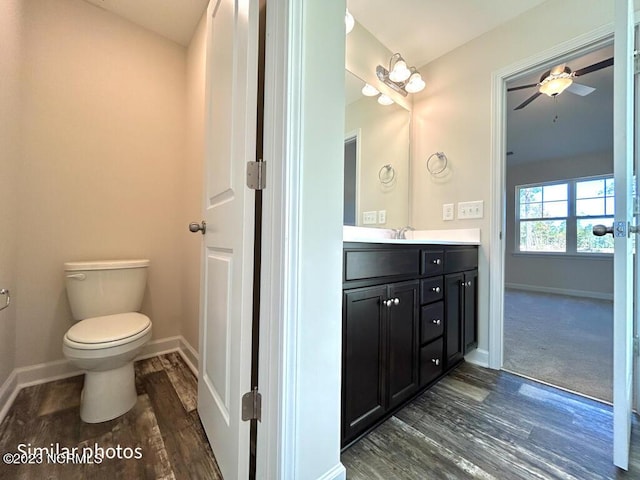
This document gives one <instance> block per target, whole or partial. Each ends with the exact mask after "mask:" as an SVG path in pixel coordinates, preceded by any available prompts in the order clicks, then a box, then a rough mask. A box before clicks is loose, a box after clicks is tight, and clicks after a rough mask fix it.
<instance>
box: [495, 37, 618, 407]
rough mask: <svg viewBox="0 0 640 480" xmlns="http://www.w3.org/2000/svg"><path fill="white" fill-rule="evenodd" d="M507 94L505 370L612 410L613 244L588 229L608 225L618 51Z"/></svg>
mask: <svg viewBox="0 0 640 480" xmlns="http://www.w3.org/2000/svg"><path fill="white" fill-rule="evenodd" d="M553 81H557V82H558V83H562V82H564V85H561V86H560V87H559V88H566V90H560V93H558V90H552V91H550V92H549V91H548V88H551V87H549V85H550V84H551V83H552V82H553ZM567 84H568V85H567ZM553 88H555V87H553ZM506 90H507V92H506V102H505V110H506V160H505V194H506V198H505V199H504V201H503V205H504V207H505V210H504V211H505V225H504V227H505V228H504V232H505V237H504V240H505V241H504V248H505V250H504V285H503V286H504V289H503V292H504V294H503V302H504V303H503V305H504V307H503V362H502V368H503V369H504V370H507V371H509V372H511V373H515V374H518V375H521V376H524V377H527V378H531V379H533V380H536V381H540V382H542V383H546V384H550V385H553V386H556V387H560V388H563V389H565V390H569V391H572V392H575V393H578V394H581V395H583V396H587V397H590V398H594V399H597V400H600V401H604V402H607V403H610V402H611V401H612V388H613V378H612V372H613V238H612V236H604V237H603V236H595V235H593V233H592V230H593V227H594V226H595V225H598V224H604V225H607V226H610V225H611V224H612V223H613V214H614V198H613V196H614V193H613V192H614V190H613V189H614V181H613V46H612V44H611V42H609V43H608V44H599V45H598V46H597V47H595V48H594V47H590V48H585V49H583V50H582V51H576V52H575V53H573V54H568V55H566V56H563V57H560V58H554V59H553V60H552V61H547V62H544V63H539V64H537V65H535V66H534V67H533V68H531V69H529V70H528V71H527V72H526V73H523V74H520V75H518V76H517V78H512V79H508V80H507V82H506ZM544 93H547V94H546V95H545V94H544Z"/></svg>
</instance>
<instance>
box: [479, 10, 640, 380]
mask: <svg viewBox="0 0 640 480" xmlns="http://www.w3.org/2000/svg"><path fill="white" fill-rule="evenodd" d="M637 20H638V19H637V18H636V21H637ZM612 40H613V23H611V24H607V25H604V26H602V27H600V28H598V29H595V30H593V31H591V32H588V33H585V34H583V35H580V36H577V37H575V38H573V39H571V40H568V41H566V42H563V43H560V44H558V45H556V46H554V47H552V48H549V49H547V50H544V51H542V52H539V53H537V54H535V55H532V56H530V57H528V58H525V59H524V60H521V61H519V62H516V63H513V64H511V65H509V66H507V67H505V68H502V69H500V70H498V71H495V72H493V74H492V78H491V87H492V88H491V118H492V122H491V182H492V183H491V196H490V200H489V202H490V205H491V207H490V208H491V221H490V245H491V252H490V255H489V358H488V364H489V368H492V369H496V370H500V369H501V368H502V365H503V360H504V359H503V355H504V267H505V255H506V244H505V237H506V203H507V195H509V192H507V191H506V175H505V174H506V158H507V155H506V153H507V147H506V128H507V119H506V108H507V107H506V105H507V102H506V83H507V81H509V80H512V79H514V78H517V77H518V76H520V75H523V74H525V73H527V72H529V71H531V70H532V69H534V68H536V67H537V66H538V65H540V64H544V63H551V62H553V61H556V60H557V61H560V60H561V59H562V58H564V57H566V56H569V55H579V54H581V53H586V52H588V51H591V50H594V49H597V48H599V47H602V46H605V45H606V44H608V43H610V42H611V41H612Z"/></svg>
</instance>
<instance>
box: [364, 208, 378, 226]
mask: <svg viewBox="0 0 640 480" xmlns="http://www.w3.org/2000/svg"><path fill="white" fill-rule="evenodd" d="M376 223H378V212H376V211H375V210H374V211H372V212H362V224H363V225H375V224H376Z"/></svg>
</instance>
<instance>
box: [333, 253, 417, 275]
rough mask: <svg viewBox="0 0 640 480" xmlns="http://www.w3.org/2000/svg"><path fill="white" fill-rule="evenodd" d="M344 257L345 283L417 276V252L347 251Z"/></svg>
mask: <svg viewBox="0 0 640 480" xmlns="http://www.w3.org/2000/svg"><path fill="white" fill-rule="evenodd" d="M344 255H345V260H344V279H345V281H350V280H362V279H365V278H375V277H390V276H394V275H415V276H418V275H419V266H420V265H419V257H418V255H419V250H400V249H394V250H354V251H349V250H347V251H345V252H344Z"/></svg>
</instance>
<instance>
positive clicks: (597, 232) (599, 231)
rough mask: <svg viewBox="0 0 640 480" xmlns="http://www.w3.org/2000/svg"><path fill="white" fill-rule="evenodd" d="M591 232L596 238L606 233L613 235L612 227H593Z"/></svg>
mask: <svg viewBox="0 0 640 480" xmlns="http://www.w3.org/2000/svg"><path fill="white" fill-rule="evenodd" d="M592 231H593V234H594V235H595V236H596V237H603V236H604V235H606V234H607V233H610V234H611V235H613V225H612V226H610V227H605V226H604V225H594V226H593V230H592Z"/></svg>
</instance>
